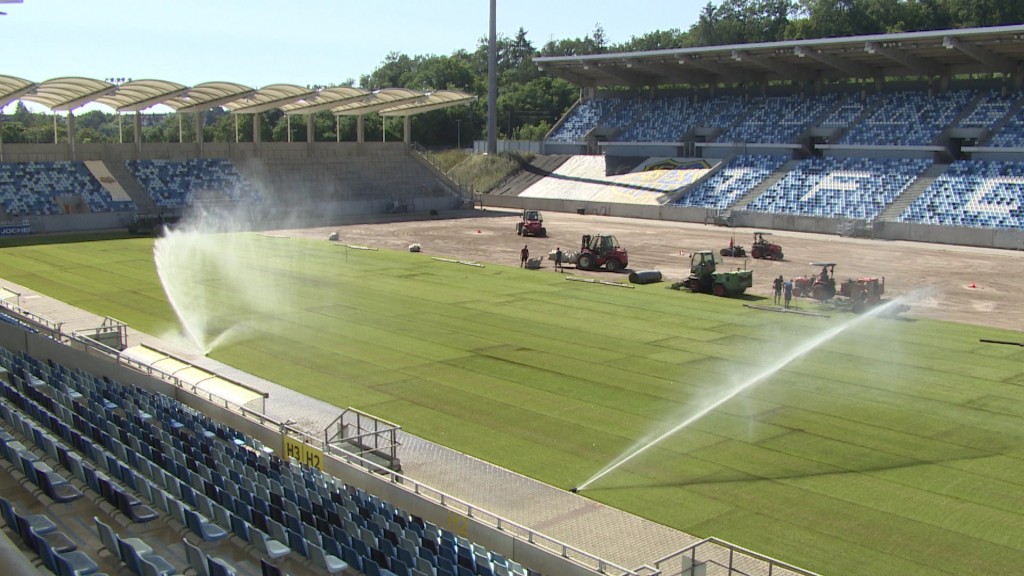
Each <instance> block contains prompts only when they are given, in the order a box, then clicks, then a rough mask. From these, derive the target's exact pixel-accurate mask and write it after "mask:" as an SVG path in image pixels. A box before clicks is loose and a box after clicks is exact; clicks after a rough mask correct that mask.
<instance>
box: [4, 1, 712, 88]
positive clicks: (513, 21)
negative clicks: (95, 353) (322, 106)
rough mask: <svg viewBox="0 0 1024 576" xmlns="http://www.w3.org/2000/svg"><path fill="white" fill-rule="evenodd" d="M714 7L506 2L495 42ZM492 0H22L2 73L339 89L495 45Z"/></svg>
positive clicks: (639, 28)
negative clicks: (403, 64)
mask: <svg viewBox="0 0 1024 576" xmlns="http://www.w3.org/2000/svg"><path fill="white" fill-rule="evenodd" d="M706 1H707V0H682V1H681V2H666V1H665V0H660V1H656V0H614V1H613V0H589V1H588V0H577V1H566V0H515V1H510V0H498V34H499V35H506V36H513V35H514V34H515V32H516V31H517V30H518V29H519V28H520V27H522V28H523V29H525V30H526V31H527V37H528V38H529V39H530V41H531V42H533V44H534V46H536V47H538V48H539V47H541V46H543V45H544V43H546V42H548V41H549V40H553V39H554V40H559V39H564V38H577V37H580V38H581V37H583V36H586V35H588V34H590V33H591V32H592V31H593V30H594V28H595V26H596V25H597V24H599V23H600V25H601V26H602V27H603V28H604V30H605V33H606V35H607V38H608V41H609V42H610V43H618V42H625V41H627V40H629V39H630V38H631V37H633V36H640V35H643V34H645V33H647V32H651V31H654V30H667V29H670V28H679V29H682V30H687V29H689V27H690V26H691V25H692V24H693V22H694V21H695V20H696V18H697V14H698V12H699V10H700V8H701V6H703V5H704V4H705V3H706ZM489 6H490V2H489V0H392V1H387V0H378V1H373V0H356V1H355V2H350V1H345V0H292V1H290V2H283V1H279V2H271V1H268V0H159V1H158V0H24V1H23V3H22V4H0V11H4V12H7V14H8V15H7V16H0V53H2V54H3V55H4V58H3V61H2V64H0V75H8V76H17V77H21V78H25V79H28V80H33V81H37V82H38V81H43V80H48V79H50V78H56V77H60V76H86V77H91V78H109V77H128V78H134V79H143V78H156V79H161V80H172V81H176V82H180V83H182V84H186V85H195V84H199V83H202V82H208V81H213V80H225V81H232V82H239V83H241V84H246V85H249V86H255V87H259V86H265V85H268V84H275V83H291V84H299V85H307V84H330V83H340V82H344V81H345V80H347V79H350V78H351V79H353V80H355V81H356V82H358V81H359V76H361V75H363V74H369V73H371V72H373V70H374V69H376V68H377V67H378V66H379V65H380V64H381V62H383V60H384V58H385V56H387V54H388V53H390V52H393V51H394V52H400V53H404V54H407V55H410V56H415V55H427V54H434V55H449V54H451V53H452V52H455V51H457V50H460V49H464V50H467V51H472V50H474V49H475V48H476V47H477V45H478V41H479V40H480V39H481V38H484V37H486V36H487V33H488V25H489V21H488V12H489Z"/></svg>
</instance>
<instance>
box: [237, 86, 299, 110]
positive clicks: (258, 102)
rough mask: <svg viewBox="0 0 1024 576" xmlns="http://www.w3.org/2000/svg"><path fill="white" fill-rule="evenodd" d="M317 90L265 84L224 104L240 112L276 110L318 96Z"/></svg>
mask: <svg viewBox="0 0 1024 576" xmlns="http://www.w3.org/2000/svg"><path fill="white" fill-rule="evenodd" d="M316 94H317V91H316V90H310V89H309V88H303V87H302V86H296V85H294V84H272V85H270V86H264V87H263V88H260V89H259V90H257V91H256V93H255V94H252V95H251V96H246V97H244V98H242V99H240V100H234V101H231V102H228V103H227V104H224V108H226V109H227V110H229V111H231V112H235V113H238V114H256V113H259V112H266V111H267V110H275V109H278V108H281V107H282V106H286V105H288V104H291V103H293V102H297V101H299V100H302V99H304V98H312V97H314V96H316Z"/></svg>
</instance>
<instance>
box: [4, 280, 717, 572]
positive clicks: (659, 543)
mask: <svg viewBox="0 0 1024 576" xmlns="http://www.w3.org/2000/svg"><path fill="white" fill-rule="evenodd" d="M0 282H2V283H3V285H4V286H5V287H7V288H9V289H11V290H14V291H17V292H19V293H20V294H21V295H22V298H21V303H22V306H23V307H25V308H27V309H29V311H31V312H32V313H34V314H38V315H40V316H43V317H46V318H51V319H54V320H57V319H59V320H62V321H64V325H63V326H64V329H66V330H67V331H69V332H70V331H74V330H84V329H88V328H91V327H95V326H97V325H99V324H100V323H101V322H102V318H100V317H98V316H95V315H92V314H89V313H87V312H85V311H83V310H80V309H78V308H75V307H73V306H70V305H68V304H66V303H64V302H61V301H58V300H55V299H53V298H50V297H48V296H46V295H44V294H39V293H37V292H35V291H34V290H30V289H28V288H26V287H24V286H21V285H18V284H17V283H15V282H9V281H7V280H6V279H0ZM127 337H128V345H129V346H133V345H136V344H147V345H149V346H153V347H157V348H159V349H161V350H164V351H167V352H169V353H172V354H174V355H175V356H177V357H179V358H182V359H184V360H186V361H188V362H189V363H191V364H193V365H196V366H198V367H201V368H203V369H205V370H209V371H213V372H215V373H218V374H223V375H225V376H228V377H230V378H232V379H235V380H237V381H240V382H244V383H245V384H246V385H248V386H251V387H254V388H257V389H259V390H263V391H265V392H267V393H269V398H268V399H267V404H266V412H265V413H266V415H267V416H269V417H271V418H274V419H275V420H278V421H281V422H284V421H287V420H293V421H295V422H297V424H295V425H296V426H297V427H299V428H302V429H306V430H312V431H318V430H319V431H322V430H323V429H324V428H325V427H326V426H327V425H328V424H329V423H330V422H331V421H333V420H334V419H335V418H336V417H337V416H338V415H339V414H340V413H341V409H340V408H338V407H336V406H333V405H330V404H327V403H324V402H321V401H319V400H316V399H313V398H310V397H307V396H304V395H302V394H299V393H297V392H295V391H293V390H290V389H288V388H285V387H283V386H280V385H278V384H275V383H273V382H270V381H267V380H263V379H260V378H258V377H255V376H253V375H251V374H247V373H245V372H242V371H240V370H237V369H235V368H232V367H230V366H227V365H224V364H221V363H219V362H216V361H214V360H211V359H209V358H207V357H205V356H203V355H202V354H199V353H196V352H194V351H192V350H190V349H188V348H185V347H183V346H181V345H178V344H176V343H174V342H170V341H167V340H163V339H160V338H157V337H155V336H152V335H148V334H145V333H141V332H138V331H136V330H134V329H132V328H130V327H129V329H128V334H127ZM398 440H399V442H400V443H401V447H400V450H399V456H400V458H401V459H402V468H403V473H404V474H405V475H406V476H408V477H410V478H413V479H415V480H416V481H418V482H422V483H423V484H425V485H427V486H431V487H432V488H434V489H437V490H440V491H442V492H444V493H445V494H447V495H449V496H452V497H455V498H458V499H460V500H463V501H465V502H470V503H472V504H473V505H475V506H477V507H479V508H480V509H483V510H487V511H489V512H491V513H494V514H497V515H499V516H501V517H503V518H505V519H507V520H511V521H513V522H515V523H518V524H520V525H523V526H530V527H535V528H537V529H539V530H540V531H541V532H543V533H544V534H545V535H547V536H549V537H551V538H555V539H557V540H559V541H561V542H565V543H566V544H569V545H571V546H575V547H577V548H579V549H581V550H586V551H588V552H591V553H593V554H596V555H599V556H601V557H603V558H604V559H605V560H608V561H610V562H614V563H616V564H618V565H620V566H626V567H630V568H635V567H637V566H641V565H643V564H647V563H650V562H652V561H654V560H656V559H658V558H662V557H665V556H668V555H669V554H673V553H675V552H677V551H679V550H681V549H683V548H685V547H687V546H690V545H692V544H695V543H696V542H698V541H700V539H699V538H697V537H696V536H693V535H690V534H686V533H684V532H681V531H678V530H674V529H672V528H669V527H667V526H664V525H661V524H658V523H655V522H651V521H648V520H645V519H643V518H640V517H637V516H634V515H632V514H629V513H627V512H624V511H621V510H618V509H615V508H611V507H608V506H604V505H600V504H597V503H596V502H594V501H592V500H590V499H587V498H583V497H579V496H577V495H574V494H571V493H569V492H568V491H567V490H564V489H561V488H558V487H555V486H550V485H548V484H544V483H541V482H538V481H536V480H533V479H531V478H527V477H525V476H521V475H519V474H515V473H511V472H510V471H508V470H506V469H503V468H500V467H497V466H494V465H493V464H490V463H487V462H484V461H481V460H478V459H476V458H472V457H470V456H467V455H465V454H462V453H461V452H458V451H456V450H452V449H449V448H446V447H444V446H441V445H438V444H435V443H433V442H429V441H427V440H425V439H423V438H419V437H417V436H413V435H411V434H408V433H405V432H400V433H399V438H398ZM182 530H183V528H182ZM182 554H184V552H182ZM169 555H171V556H173V554H169ZM182 558H184V556H182ZM229 559H230V558H229ZM171 561H172V563H174V562H175V561H174V560H171ZM181 566H185V564H184V563H182V564H181ZM44 572H45V571H44ZM114 573H115V574H117V573H118V572H116V571H115V572H114ZM190 573H191V572H190ZM256 573H257V574H258V573H259V572H258V571H257V572H256Z"/></svg>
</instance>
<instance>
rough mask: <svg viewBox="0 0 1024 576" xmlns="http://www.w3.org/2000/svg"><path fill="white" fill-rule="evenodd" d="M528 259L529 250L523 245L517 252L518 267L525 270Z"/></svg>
mask: <svg viewBox="0 0 1024 576" xmlns="http://www.w3.org/2000/svg"><path fill="white" fill-rule="evenodd" d="M529 259H530V249H529V248H527V247H526V245H525V244H524V245H523V249H522V250H520V251H519V267H520V268H526V261H527V260H529Z"/></svg>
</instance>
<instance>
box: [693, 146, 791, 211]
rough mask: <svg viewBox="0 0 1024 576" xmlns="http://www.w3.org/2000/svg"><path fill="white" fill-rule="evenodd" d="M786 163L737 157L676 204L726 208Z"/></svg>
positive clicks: (777, 159)
mask: <svg viewBox="0 0 1024 576" xmlns="http://www.w3.org/2000/svg"><path fill="white" fill-rule="evenodd" d="M785 163H786V157H785V156H767V155H740V156H736V157H735V158H733V159H732V160H730V161H729V163H728V164H727V165H726V166H725V167H723V168H721V169H719V171H718V172H715V173H714V174H712V175H711V177H710V178H708V179H707V180H705V181H704V182H702V183H701V184H700V186H698V187H697V188H696V189H694V190H691V191H690V192H687V193H686V194H685V195H684V196H682V197H681V198H679V199H677V200H676V202H675V203H676V204H677V205H680V206H699V207H707V208H728V207H729V206H732V205H733V203H735V202H736V201H737V200H739V199H740V197H741V196H743V195H744V194H746V193H747V192H749V191H750V190H751V189H752V188H754V187H755V186H757V185H758V184H760V183H761V182H763V181H764V180H765V178H767V177H768V176H770V175H771V174H772V172H775V171H776V170H778V169H779V168H780V167H781V166H782V165H783V164H785Z"/></svg>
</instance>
